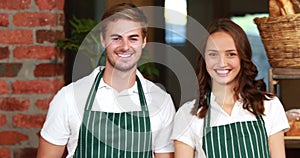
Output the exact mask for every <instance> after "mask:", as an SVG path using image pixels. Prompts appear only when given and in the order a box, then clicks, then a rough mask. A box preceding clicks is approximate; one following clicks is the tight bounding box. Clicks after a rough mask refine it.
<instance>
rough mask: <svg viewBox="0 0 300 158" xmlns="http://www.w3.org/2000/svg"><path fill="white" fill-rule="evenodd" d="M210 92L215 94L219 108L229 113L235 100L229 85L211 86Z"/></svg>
mask: <svg viewBox="0 0 300 158" xmlns="http://www.w3.org/2000/svg"><path fill="white" fill-rule="evenodd" d="M212 92H213V94H214V96H215V101H216V102H217V103H218V104H219V105H220V106H221V108H222V109H223V110H224V111H225V112H227V113H228V114H229V115H231V112H232V109H233V106H234V104H235V102H236V98H235V93H234V91H233V88H232V87H231V86H220V85H219V86H216V85H214V86H213V88H212Z"/></svg>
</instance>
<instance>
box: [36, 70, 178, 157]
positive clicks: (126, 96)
mask: <svg viewBox="0 0 300 158" xmlns="http://www.w3.org/2000/svg"><path fill="white" fill-rule="evenodd" d="M99 70H100V67H98V68H96V69H95V70H94V71H93V72H92V73H91V74H90V75H89V76H86V77H84V78H82V79H80V80H78V81H76V82H73V83H71V84H69V85H67V86H65V87H63V88H62V89H61V90H60V91H59V92H58V93H57V94H56V95H55V96H54V98H53V100H52V101H51V103H50V107H49V110H48V114H47V118H46V122H45V123H44V125H43V128H42V130H41V136H42V137H43V138H44V139H45V140H47V141H48V142H50V143H52V144H55V145H66V144H67V149H68V156H67V157H68V158H69V157H72V156H73V154H74V152H75V149H76V147H77V141H78V136H79V129H80V125H81V122H82V117H83V108H84V106H85V103H86V100H87V96H88V94H89V91H90V89H91V86H92V84H93V82H94V79H95V77H96V75H97V74H98V72H99ZM137 76H138V77H139V79H140V81H141V84H142V86H143V91H144V94H145V97H146V101H147V106H148V110H149V114H150V121H151V130H152V150H153V152H155V153H164V152H173V151H174V147H173V141H172V140H171V139H170V135H171V132H172V127H173V119H174V115H175V108H174V104H173V101H172V99H171V96H170V95H169V94H168V93H166V92H165V91H163V90H162V89H161V88H159V87H158V86H156V85H155V84H154V83H152V82H150V81H148V80H146V79H145V78H144V77H143V76H142V75H141V73H140V72H138V71H137ZM140 110H141V107H140V101H139V96H138V90H137V83H135V85H134V86H133V87H131V88H130V89H128V90H125V91H122V92H117V91H115V90H114V89H112V88H111V87H110V86H109V85H107V84H105V83H104V82H103V79H101V81H100V84H99V87H98V90H97V93H96V98H95V101H94V104H93V107H92V111H106V112H115V113H120V112H124V111H140Z"/></svg>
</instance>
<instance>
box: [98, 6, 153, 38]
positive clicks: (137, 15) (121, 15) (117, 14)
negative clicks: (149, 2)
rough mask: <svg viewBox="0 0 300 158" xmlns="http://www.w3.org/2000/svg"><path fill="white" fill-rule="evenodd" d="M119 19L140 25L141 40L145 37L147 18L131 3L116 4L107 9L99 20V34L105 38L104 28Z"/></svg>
mask: <svg viewBox="0 0 300 158" xmlns="http://www.w3.org/2000/svg"><path fill="white" fill-rule="evenodd" d="M120 19H125V20H131V21H134V22H139V23H140V24H141V29H142V36H143V38H145V37H146V35H147V27H148V24H147V18H146V16H145V15H144V13H143V11H141V10H140V9H139V8H137V6H135V5H134V4H131V3H121V4H117V5H115V6H113V7H111V8H110V9H108V10H107V11H106V12H105V13H104V15H103V16H102V18H101V24H100V27H101V32H102V33H103V35H104V38H105V32H106V28H107V25H108V23H109V22H111V21H116V20H120Z"/></svg>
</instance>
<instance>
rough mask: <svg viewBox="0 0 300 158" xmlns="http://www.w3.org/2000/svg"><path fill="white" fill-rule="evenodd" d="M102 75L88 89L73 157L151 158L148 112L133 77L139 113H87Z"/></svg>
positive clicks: (139, 87) (138, 84)
mask: <svg viewBox="0 0 300 158" xmlns="http://www.w3.org/2000/svg"><path fill="white" fill-rule="evenodd" d="M103 72H104V70H102V71H101V72H99V73H98V74H97V77H96V79H95V81H94V83H93V85H92V88H91V90H90V93H89V96H88V99H87V102H86V105H85V110H84V116H83V121H82V123H81V127H80V130H79V139H78V144H77V148H76V151H75V153H74V157H75V158H152V138H151V137H152V135H151V126H150V118H149V112H148V107H147V103H146V99H145V96H144V92H143V89H142V85H141V82H140V80H139V78H138V77H137V76H136V79H137V86H138V94H139V99H140V104H141V109H142V111H130V112H122V113H112V112H101V111H92V110H91V109H92V105H93V102H94V99H95V95H96V92H97V89H98V86H99V83H100V80H101V78H102V76H103Z"/></svg>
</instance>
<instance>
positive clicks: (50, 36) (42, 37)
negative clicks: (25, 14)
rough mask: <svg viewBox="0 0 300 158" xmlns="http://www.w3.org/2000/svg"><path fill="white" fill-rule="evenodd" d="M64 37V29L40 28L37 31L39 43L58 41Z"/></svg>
mask: <svg viewBox="0 0 300 158" xmlns="http://www.w3.org/2000/svg"><path fill="white" fill-rule="evenodd" d="M63 38H64V32H63V31H55V30H38V31H36V41H37V42H38V43H44V42H50V43H56V41H57V40H59V39H63Z"/></svg>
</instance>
